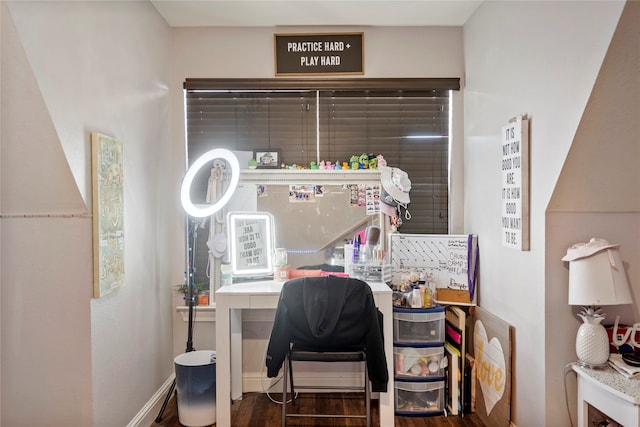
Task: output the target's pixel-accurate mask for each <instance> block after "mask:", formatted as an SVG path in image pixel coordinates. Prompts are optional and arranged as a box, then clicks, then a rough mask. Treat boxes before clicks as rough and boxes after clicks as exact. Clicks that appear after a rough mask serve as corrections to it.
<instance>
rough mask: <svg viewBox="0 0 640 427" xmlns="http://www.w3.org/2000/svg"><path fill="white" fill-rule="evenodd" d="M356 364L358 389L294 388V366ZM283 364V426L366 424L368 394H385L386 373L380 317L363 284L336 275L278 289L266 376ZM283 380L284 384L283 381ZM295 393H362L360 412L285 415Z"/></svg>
mask: <svg viewBox="0 0 640 427" xmlns="http://www.w3.org/2000/svg"><path fill="white" fill-rule="evenodd" d="M294 361H296V362H297V361H304V362H321V363H327V362H329V363H332V362H357V363H361V364H362V365H364V366H365V369H364V383H363V385H362V386H341V385H336V386H318V385H305V386H300V385H294V380H293V362H294ZM283 363H284V375H283V384H282V396H283V399H282V401H283V403H282V426H286V419H287V417H310V418H363V419H366V423H367V426H370V425H371V391H377V392H386V391H387V383H388V372H387V363H386V357H385V354H384V343H383V337H382V314H381V313H380V312H379V311H378V309H377V308H376V306H375V303H374V300H373V293H372V292H371V288H370V287H369V285H368V284H367V283H366V282H363V281H361V280H358V279H352V278H344V277H337V276H326V277H302V278H298V279H293V280H289V281H288V282H286V283H285V284H284V285H283V288H282V292H281V294H280V300H279V301H278V308H277V310H276V317H275V320H274V323H273V329H272V331H271V337H270V339H269V346H268V349H267V360H266V364H267V376H268V377H270V378H273V377H276V376H277V375H278V372H279V370H280V368H281V367H282V365H283ZM287 380H289V381H288V382H287ZM287 383H288V384H289V386H290V392H291V403H292V404H293V405H295V398H296V388H297V389H335V390H351V391H362V392H364V396H365V409H366V411H365V413H364V414H353V415H351V414H318V413H314V414H307V413H304V414H303V413H295V414H294V413H287V403H286V402H287V398H286V397H287Z"/></svg>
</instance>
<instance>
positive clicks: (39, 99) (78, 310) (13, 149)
mask: <svg viewBox="0 0 640 427" xmlns="http://www.w3.org/2000/svg"><path fill="white" fill-rule="evenodd" d="M0 6H1V7H2V8H3V11H2V51H1V55H2V74H1V77H2V123H3V127H2V139H1V142H2V169H1V179H2V184H3V185H2V194H1V196H2V199H1V202H2V205H1V206H2V252H1V253H2V260H1V262H2V267H3V268H2V278H1V290H2V294H1V295H2V299H1V302H2V371H1V372H2V394H1V401H2V419H1V423H2V425H7V426H9V425H11V426H27V425H86V426H88V425H93V426H114V425H126V424H127V423H128V422H129V421H130V420H131V419H132V418H133V417H134V416H135V415H136V414H137V413H138V411H139V410H140V408H142V407H143V405H144V404H145V403H146V402H147V400H148V399H149V398H150V397H151V396H152V395H153V394H154V393H155V392H156V391H157V390H158V389H159V388H160V387H161V385H162V384H163V383H164V382H165V381H166V379H167V378H168V377H169V376H170V375H171V373H172V371H173V364H172V349H171V330H172V327H171V311H172V296H171V288H170V273H169V272H170V269H171V266H170V263H168V262H167V260H168V259H169V253H170V242H169V240H168V236H169V233H168V232H167V230H169V229H170V228H171V227H175V226H176V224H174V223H173V222H172V221H174V219H173V217H172V212H173V209H174V208H175V205H176V197H174V195H173V194H172V193H170V192H168V191H167V189H168V188H170V187H171V179H172V177H171V176H170V174H167V173H166V171H167V170H170V169H171V167H172V166H171V165H172V159H171V138H170V133H169V111H170V109H169V87H170V82H169V74H170V64H169V50H170V31H169V27H168V25H167V24H166V22H165V21H164V20H163V19H162V18H161V17H160V15H159V14H158V13H157V11H156V10H155V8H154V7H153V6H152V5H151V4H150V3H148V2H138V1H131V2H93V1H87V2H24V1H20V2H2V4H1V5H0ZM178 90H179V89H178ZM94 131H95V132H101V133H104V134H107V135H110V136H114V137H116V138H118V139H120V140H122V141H123V143H124V153H125V155H124V179H125V184H124V192H125V194H124V203H125V225H124V227H125V282H126V286H125V287H123V288H122V289H120V290H117V291H115V292H114V293H112V294H110V295H107V296H105V297H102V298H100V299H92V289H93V276H92V275H93V267H92V254H91V251H92V225H91V216H90V214H91V212H90V211H91V208H90V207H91V155H90V153H91V150H90V132H94Z"/></svg>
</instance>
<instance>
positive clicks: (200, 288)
mask: <svg viewBox="0 0 640 427" xmlns="http://www.w3.org/2000/svg"><path fill="white" fill-rule="evenodd" d="M175 290H176V295H182V298H183V299H184V304H185V305H189V285H188V284H187V283H180V284H177V285H176V286H175ZM208 290H209V282H202V283H194V284H193V304H194V305H198V294H200V293H201V292H205V291H208Z"/></svg>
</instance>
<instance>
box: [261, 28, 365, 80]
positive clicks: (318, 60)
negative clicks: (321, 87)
mask: <svg viewBox="0 0 640 427" xmlns="http://www.w3.org/2000/svg"><path fill="white" fill-rule="evenodd" d="M273 44H274V52H275V74H276V76H283V75H302V74H304V75H309V74H364V65H363V64H364V61H363V55H364V34H363V33H336V34H274V40H273Z"/></svg>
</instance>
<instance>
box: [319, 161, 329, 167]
mask: <svg viewBox="0 0 640 427" xmlns="http://www.w3.org/2000/svg"><path fill="white" fill-rule="evenodd" d="M326 168H327V165H326V163H325V162H324V160H320V164H319V165H318V169H326Z"/></svg>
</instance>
